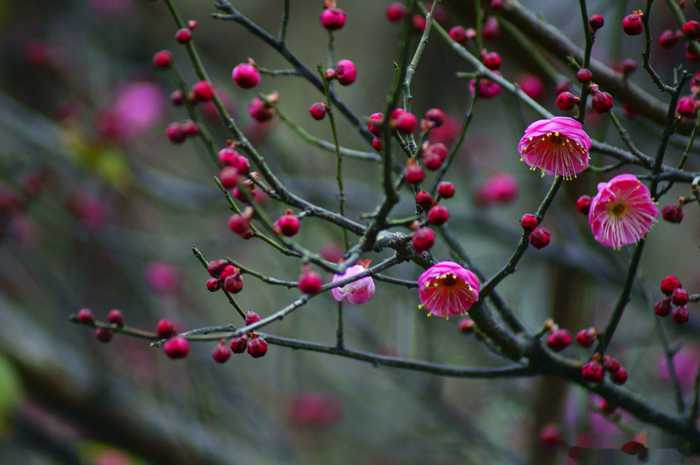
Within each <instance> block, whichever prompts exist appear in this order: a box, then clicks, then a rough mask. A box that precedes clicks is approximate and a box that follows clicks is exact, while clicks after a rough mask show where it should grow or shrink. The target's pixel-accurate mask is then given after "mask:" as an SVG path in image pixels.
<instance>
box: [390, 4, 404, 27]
mask: <svg viewBox="0 0 700 465" xmlns="http://www.w3.org/2000/svg"><path fill="white" fill-rule="evenodd" d="M407 14H408V10H407V9H406V7H405V6H404V4H403V3H401V2H393V3H390V4H389V6H387V7H386V19H387V20H388V21H389V22H391V23H397V22H399V21H401V20H402V19H404V18H405V17H406V15H407Z"/></svg>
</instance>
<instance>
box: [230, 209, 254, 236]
mask: <svg viewBox="0 0 700 465" xmlns="http://www.w3.org/2000/svg"><path fill="white" fill-rule="evenodd" d="M228 228H229V229H230V230H231V231H233V232H234V233H236V234H238V235H239V236H241V237H242V238H243V239H250V238H251V237H253V231H252V230H251V229H250V221H249V220H248V219H247V218H245V217H244V216H242V215H238V214H234V215H231V216H230V217H229V219H228Z"/></svg>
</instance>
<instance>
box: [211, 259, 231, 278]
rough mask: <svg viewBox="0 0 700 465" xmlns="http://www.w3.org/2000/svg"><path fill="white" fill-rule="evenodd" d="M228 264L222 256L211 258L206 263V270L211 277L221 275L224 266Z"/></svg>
mask: <svg viewBox="0 0 700 465" xmlns="http://www.w3.org/2000/svg"><path fill="white" fill-rule="evenodd" d="M228 264H229V263H228V262H227V261H226V260H224V259H222V258H219V259H217V260H211V261H210V262H209V263H207V272H208V273H209V276H211V277H212V278H218V277H219V275H221V272H222V271H223V269H224V267H226V265H228Z"/></svg>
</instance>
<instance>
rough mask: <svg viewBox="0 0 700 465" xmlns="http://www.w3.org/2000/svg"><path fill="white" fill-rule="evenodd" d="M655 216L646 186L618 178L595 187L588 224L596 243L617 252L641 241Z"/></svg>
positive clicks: (628, 176)
mask: <svg viewBox="0 0 700 465" xmlns="http://www.w3.org/2000/svg"><path fill="white" fill-rule="evenodd" d="M658 215H659V211H658V209H657V208H656V205H655V204H654V201H653V200H652V198H651V194H650V192H649V189H648V188H647V186H645V185H644V184H642V182H641V181H640V180H639V179H637V177H636V176H635V175H633V174H621V175H619V176H615V177H614V178H612V179H611V180H610V181H608V182H602V183H600V184H598V193H597V194H596V196H595V197H593V200H592V201H591V207H590V210H589V212H588V224H590V225H591V231H592V232H593V237H595V240H597V241H598V242H600V243H601V244H603V245H605V246H607V247H612V248H613V249H619V248H620V247H622V246H623V245H627V244H634V243H636V242H638V241H639V240H640V239H642V238H643V237H644V236H645V235H646V234H647V233H648V232H649V230H650V229H651V227H652V226H653V224H654V223H655V222H656V217H657V216H658Z"/></svg>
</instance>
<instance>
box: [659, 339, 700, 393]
mask: <svg viewBox="0 0 700 465" xmlns="http://www.w3.org/2000/svg"><path fill="white" fill-rule="evenodd" d="M673 366H674V367H675V369H676V375H678V381H679V382H680V385H681V388H682V389H683V390H684V391H687V392H689V391H690V390H692V388H693V382H694V381H695V374H696V373H697V372H698V370H700V346H686V347H683V348H682V349H681V350H679V351H678V353H676V356H675V357H673ZM657 367H658V373H659V378H661V379H662V380H663V381H667V382H670V381H671V374H670V373H669V371H668V364H667V363H666V357H665V356H663V355H660V356H659V361H658V362H657Z"/></svg>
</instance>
